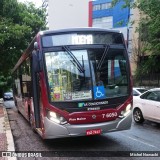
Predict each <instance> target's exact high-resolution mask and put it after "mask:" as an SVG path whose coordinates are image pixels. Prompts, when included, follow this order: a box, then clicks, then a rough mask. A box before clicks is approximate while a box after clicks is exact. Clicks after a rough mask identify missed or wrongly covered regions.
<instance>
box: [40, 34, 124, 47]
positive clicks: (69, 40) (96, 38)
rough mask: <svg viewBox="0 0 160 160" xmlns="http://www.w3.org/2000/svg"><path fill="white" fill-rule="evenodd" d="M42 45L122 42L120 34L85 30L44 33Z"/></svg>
mask: <svg viewBox="0 0 160 160" xmlns="http://www.w3.org/2000/svg"><path fill="white" fill-rule="evenodd" d="M42 44H43V47H53V46H65V45H87V44H124V42H123V38H122V34H120V33H112V32H104V33H102V32H100V33H99V32H88V33H87V32H85V33H70V34H68V33H67V34H58V35H44V36H43V37H42Z"/></svg>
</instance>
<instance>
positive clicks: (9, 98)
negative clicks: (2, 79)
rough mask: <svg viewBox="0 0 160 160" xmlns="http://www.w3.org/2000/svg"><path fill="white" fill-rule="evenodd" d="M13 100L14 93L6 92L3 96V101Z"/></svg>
mask: <svg viewBox="0 0 160 160" xmlns="http://www.w3.org/2000/svg"><path fill="white" fill-rule="evenodd" d="M12 99H13V93H12V92H5V93H4V94H3V100H4V101H6V100H12Z"/></svg>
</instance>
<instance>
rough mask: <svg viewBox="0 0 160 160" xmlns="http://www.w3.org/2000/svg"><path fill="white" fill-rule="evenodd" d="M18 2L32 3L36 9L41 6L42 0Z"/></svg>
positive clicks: (21, 0)
mask: <svg viewBox="0 0 160 160" xmlns="http://www.w3.org/2000/svg"><path fill="white" fill-rule="evenodd" d="M18 1H19V2H32V3H34V4H35V5H36V7H40V6H42V0H18Z"/></svg>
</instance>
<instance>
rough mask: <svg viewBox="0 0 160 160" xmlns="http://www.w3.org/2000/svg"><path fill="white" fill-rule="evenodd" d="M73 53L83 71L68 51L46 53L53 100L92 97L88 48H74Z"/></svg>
mask: <svg viewBox="0 0 160 160" xmlns="http://www.w3.org/2000/svg"><path fill="white" fill-rule="evenodd" d="M72 54H73V55H74V56H75V57H76V60H78V61H79V63H80V64H81V66H83V69H84V71H83V72H82V71H81V70H80V69H79V66H78V64H77V62H76V61H75V59H73V58H72V57H71V56H70V55H69V54H68V53H67V51H59V52H48V53H45V60H46V68H47V77H48V82H49V90H50V98H51V101H71V100H84V99H92V92H91V75H90V69H89V60H88V54H87V50H77V51H76V50H74V51H72Z"/></svg>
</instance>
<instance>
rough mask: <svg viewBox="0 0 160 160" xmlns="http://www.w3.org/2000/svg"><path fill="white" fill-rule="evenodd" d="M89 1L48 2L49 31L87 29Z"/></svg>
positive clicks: (57, 0) (65, 0) (62, 0)
mask: <svg viewBox="0 0 160 160" xmlns="http://www.w3.org/2000/svg"><path fill="white" fill-rule="evenodd" d="M88 4H89V0H49V9H48V17H49V18H48V22H49V29H62V28H74V27H88V19H89V13H88V12H89V6H88Z"/></svg>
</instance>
